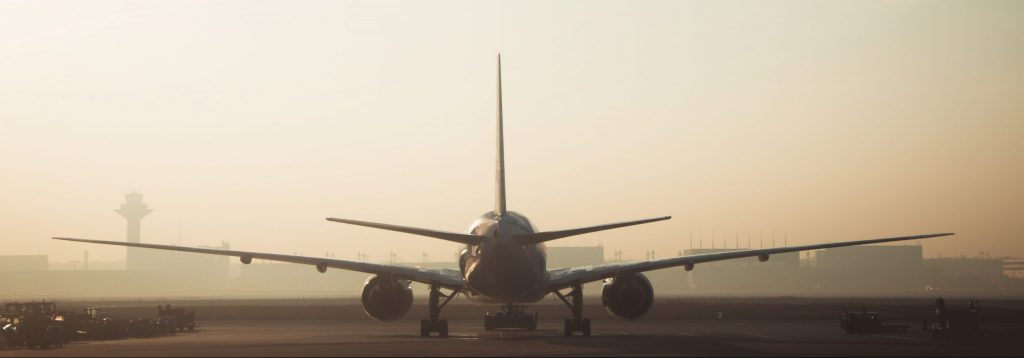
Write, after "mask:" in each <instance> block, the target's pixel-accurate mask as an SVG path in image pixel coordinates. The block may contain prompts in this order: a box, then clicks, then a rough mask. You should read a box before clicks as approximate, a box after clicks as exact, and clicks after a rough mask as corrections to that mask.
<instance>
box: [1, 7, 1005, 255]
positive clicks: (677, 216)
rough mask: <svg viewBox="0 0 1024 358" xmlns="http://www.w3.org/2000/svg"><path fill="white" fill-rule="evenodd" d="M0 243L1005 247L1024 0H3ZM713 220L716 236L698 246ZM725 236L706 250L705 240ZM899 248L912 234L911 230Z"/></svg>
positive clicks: (332, 248) (442, 249) (365, 249)
mask: <svg viewBox="0 0 1024 358" xmlns="http://www.w3.org/2000/svg"><path fill="white" fill-rule="evenodd" d="M0 48H2V49H3V50H2V51H0V103H2V105H0V163H2V164H3V175H2V178H0V240H2V242H3V244H4V245H3V247H4V250H3V252H2V254H5V255H10V254H46V255H50V259H51V261H55V262H62V261H68V260H76V259H80V258H81V255H82V252H83V251H85V250H88V251H89V252H90V257H91V259H92V260H95V261H112V260H117V259H121V258H123V256H124V252H125V249H124V248H122V247H101V246H96V245H84V244H77V243H68V242H57V241H53V240H50V239H49V238H50V237H52V236H70V237H81V238H91V239H100V240H124V238H125V227H124V219H122V218H121V217H120V216H119V215H117V214H116V213H114V212H113V209H115V208H117V206H118V205H119V204H120V203H122V202H123V201H124V197H123V195H124V194H125V193H128V192H131V191H138V192H140V193H143V194H145V199H144V201H145V202H147V203H148V204H149V205H150V207H151V208H153V209H154V210H155V211H154V212H153V213H152V214H150V215H149V216H148V217H147V218H145V219H144V220H143V226H142V227H143V229H142V238H143V241H144V242H150V243H177V241H178V227H179V223H180V224H181V227H182V238H181V243H182V244H183V245H186V246H195V245H212V244H217V243H219V242H220V241H222V240H223V241H228V242H230V243H231V245H232V248H235V249H241V250H249V251H263V252H281V253H302V254H306V255H314V256H319V255H323V254H324V253H327V252H331V253H334V255H335V256H336V257H337V258H340V259H355V258H356V254H357V253H359V252H361V253H365V254H368V255H369V259H370V260H372V261H385V260H387V258H388V253H389V252H391V251H395V252H397V253H398V255H399V259H400V260H403V261H417V260H419V258H420V257H421V253H424V252H425V253H427V254H429V255H430V257H431V258H432V259H433V260H435V261H443V260H453V259H454V253H455V252H456V251H457V250H459V248H458V246H457V245H454V244H451V243H449V242H445V241H440V240H434V239H428V238H423V237H416V236H411V235H403V234H398V233H393V232H386V231H379V230H373V229H368V228H360V227H353V226H347V225H342V224H337V223H330V222H327V221H325V220H324V218H325V217H343V218H351V219H356V220H367V221H377V222H386V223H393V224H399V225H406V226H416V227H424V228H432V229H437V230H444V231H456V232H464V231H465V230H466V228H467V226H468V225H469V224H470V222H471V221H473V220H474V219H475V218H476V217H477V216H479V215H480V214H482V213H484V212H486V211H489V210H492V208H493V205H494V204H493V197H494V194H493V190H494V188H493V185H494V177H493V176H494V168H493V165H494V163H493V162H494V124H495V123H494V122H495V85H496V81H495V75H496V73H495V56H496V55H497V53H499V52H500V53H501V56H502V66H503V67H502V71H503V79H502V82H503V85H504V98H503V100H504V115H505V135H506V138H505V140H506V142H505V150H506V168H507V182H508V200H509V209H510V210H513V211H518V212H521V213H523V214H525V215H527V216H528V217H529V218H530V219H531V220H532V221H533V222H534V223H535V224H536V225H537V226H538V227H539V228H540V229H541V230H552V229H560V228H571V227H578V226H585V225H592V224H601V223H608V222H616V221H624V220H630V219H640V218H646V217H654V216H662V215H671V216H673V219H672V220H670V221H667V222H660V223H655V224H649V225H642V226H637V227H630V228H623V229H617V230H611V231H606V232H600V233H595V234H590V235H584V236H580V237H573V238H568V239H564V240H559V241H556V242H552V243H551V244H553V245H555V246H568V245H597V244H602V245H604V246H605V248H606V250H605V252H606V257H611V253H612V252H613V251H616V250H621V251H623V255H624V256H625V257H626V258H633V259H641V258H643V257H644V252H646V251H648V250H655V251H656V252H657V253H658V256H659V257H664V256H671V255H675V253H676V252H677V251H681V250H684V249H687V248H689V247H690V241H689V240H690V235H691V233H692V234H693V236H694V246H697V237H703V247H705V248H707V247H710V246H711V245H710V240H711V238H712V235H715V236H714V238H715V239H716V240H719V241H718V243H716V246H719V247H720V246H721V245H720V243H721V242H722V240H725V241H726V242H727V243H728V246H729V247H732V246H733V245H734V243H735V238H734V237H735V236H736V235H738V236H739V241H740V244H741V246H745V245H746V242H747V241H746V238H747V235H748V233H750V235H751V236H752V241H753V245H754V246H755V247H757V246H758V242H759V236H760V235H759V234H760V233H761V232H764V234H765V237H766V242H765V244H766V245H767V244H768V239H769V238H770V236H769V235H770V233H772V232H774V233H775V239H776V244H777V245H781V244H782V240H783V239H782V238H783V235H784V233H785V235H786V236H787V237H788V243H789V244H790V245H798V244H810V243H816V242H824V241H841V240H856V239H868V238H879V237H889V236H903V235H913V234H926V233H937V232H955V233H957V235H956V236H954V237H947V238H936V239H929V240H922V241H921V243H923V244H924V253H925V256H927V257H934V256H940V255H941V256H960V255H968V256H976V255H977V254H978V253H979V252H987V253H989V254H990V255H991V256H1016V257H1024V244H1022V242H1024V241H1022V239H1024V220H1022V219H1021V218H1022V217H1024V187H1022V185H1021V183H1024V159H1022V158H1024V66H1022V65H1021V64H1024V2H1019V1H1005V2H1004V1H985V2H978V1H901V2H894V1H879V2H874V1H870V2H869V1H858V2H816V1H786V2H775V1H765V2H732V1H716V2H689V1H687V2H683V1H665V2H660V1H645V2H614V1H586V2H569V1H566V2H540V1H538V2H475V1H474V2H383V1H367V2H340V1H307V2H301V3H292V2H177V1H151V2H136V1H89V2H56V1H7V2H0ZM712 233H714V234H712ZM723 233H724V238H723ZM911 243H914V242H911Z"/></svg>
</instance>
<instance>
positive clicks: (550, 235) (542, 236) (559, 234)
mask: <svg viewBox="0 0 1024 358" xmlns="http://www.w3.org/2000/svg"><path fill="white" fill-rule="evenodd" d="M671 218H672V217H671V216H664V217H660V218H653V219H644V220H636V221H626V222H621V223H614V224H604V225H597V226H590V227H584V228H579V229H569V230H560V231H547V232H538V233H535V234H525V235H516V236H515V237H513V239H514V240H516V241H519V243H520V244H523V245H534V244H539V243H542V242H545V241H551V240H558V239H561V238H566V237H569V236H576V235H582V234H586V233H591V232H595V231H604V230H610V229H617V228H620V227H626V226H633V225H640V224H646V223H652V222H655V221H662V220H668V219H671Z"/></svg>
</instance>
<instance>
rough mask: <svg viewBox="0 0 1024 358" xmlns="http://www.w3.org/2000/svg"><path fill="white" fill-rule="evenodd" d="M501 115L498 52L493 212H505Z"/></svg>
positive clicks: (499, 57)
mask: <svg viewBox="0 0 1024 358" xmlns="http://www.w3.org/2000/svg"><path fill="white" fill-rule="evenodd" d="M503 127H504V125H503V124H502V116H501V54H500V53H499V54H498V157H497V158H496V162H495V167H496V172H495V179H494V185H495V188H494V189H495V193H494V213H495V214H496V215H498V216H501V215H504V214H505V133H504V131H503Z"/></svg>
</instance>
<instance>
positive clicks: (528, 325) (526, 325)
mask: <svg viewBox="0 0 1024 358" xmlns="http://www.w3.org/2000/svg"><path fill="white" fill-rule="evenodd" d="M539 318H540V315H539V314H538V313H537V312H530V311H527V310H526V306H522V305H514V304H511V303H510V304H507V305H505V306H502V307H501V310H500V311H498V312H487V314H486V315H484V330H486V331H493V330H495V329H503V328H512V329H523V330H527V331H534V330H536V329H537V321H538V320H539Z"/></svg>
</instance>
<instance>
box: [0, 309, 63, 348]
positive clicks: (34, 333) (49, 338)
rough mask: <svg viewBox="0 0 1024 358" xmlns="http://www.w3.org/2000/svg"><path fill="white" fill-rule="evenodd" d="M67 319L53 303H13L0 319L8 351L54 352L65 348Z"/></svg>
mask: <svg viewBox="0 0 1024 358" xmlns="http://www.w3.org/2000/svg"><path fill="white" fill-rule="evenodd" d="M63 321H64V319H63V316H60V315H59V314H58V313H57V305H56V304H54V303H53V302H46V301H42V302H28V303H20V302H11V303H7V304H5V305H4V310H3V314H2V315H0V326H3V336H4V344H3V345H4V346H5V347H7V348H18V347H26V348H51V347H60V346H62V345H63V344H64V338H65V334H64V327H63V323H64V322H63Z"/></svg>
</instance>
